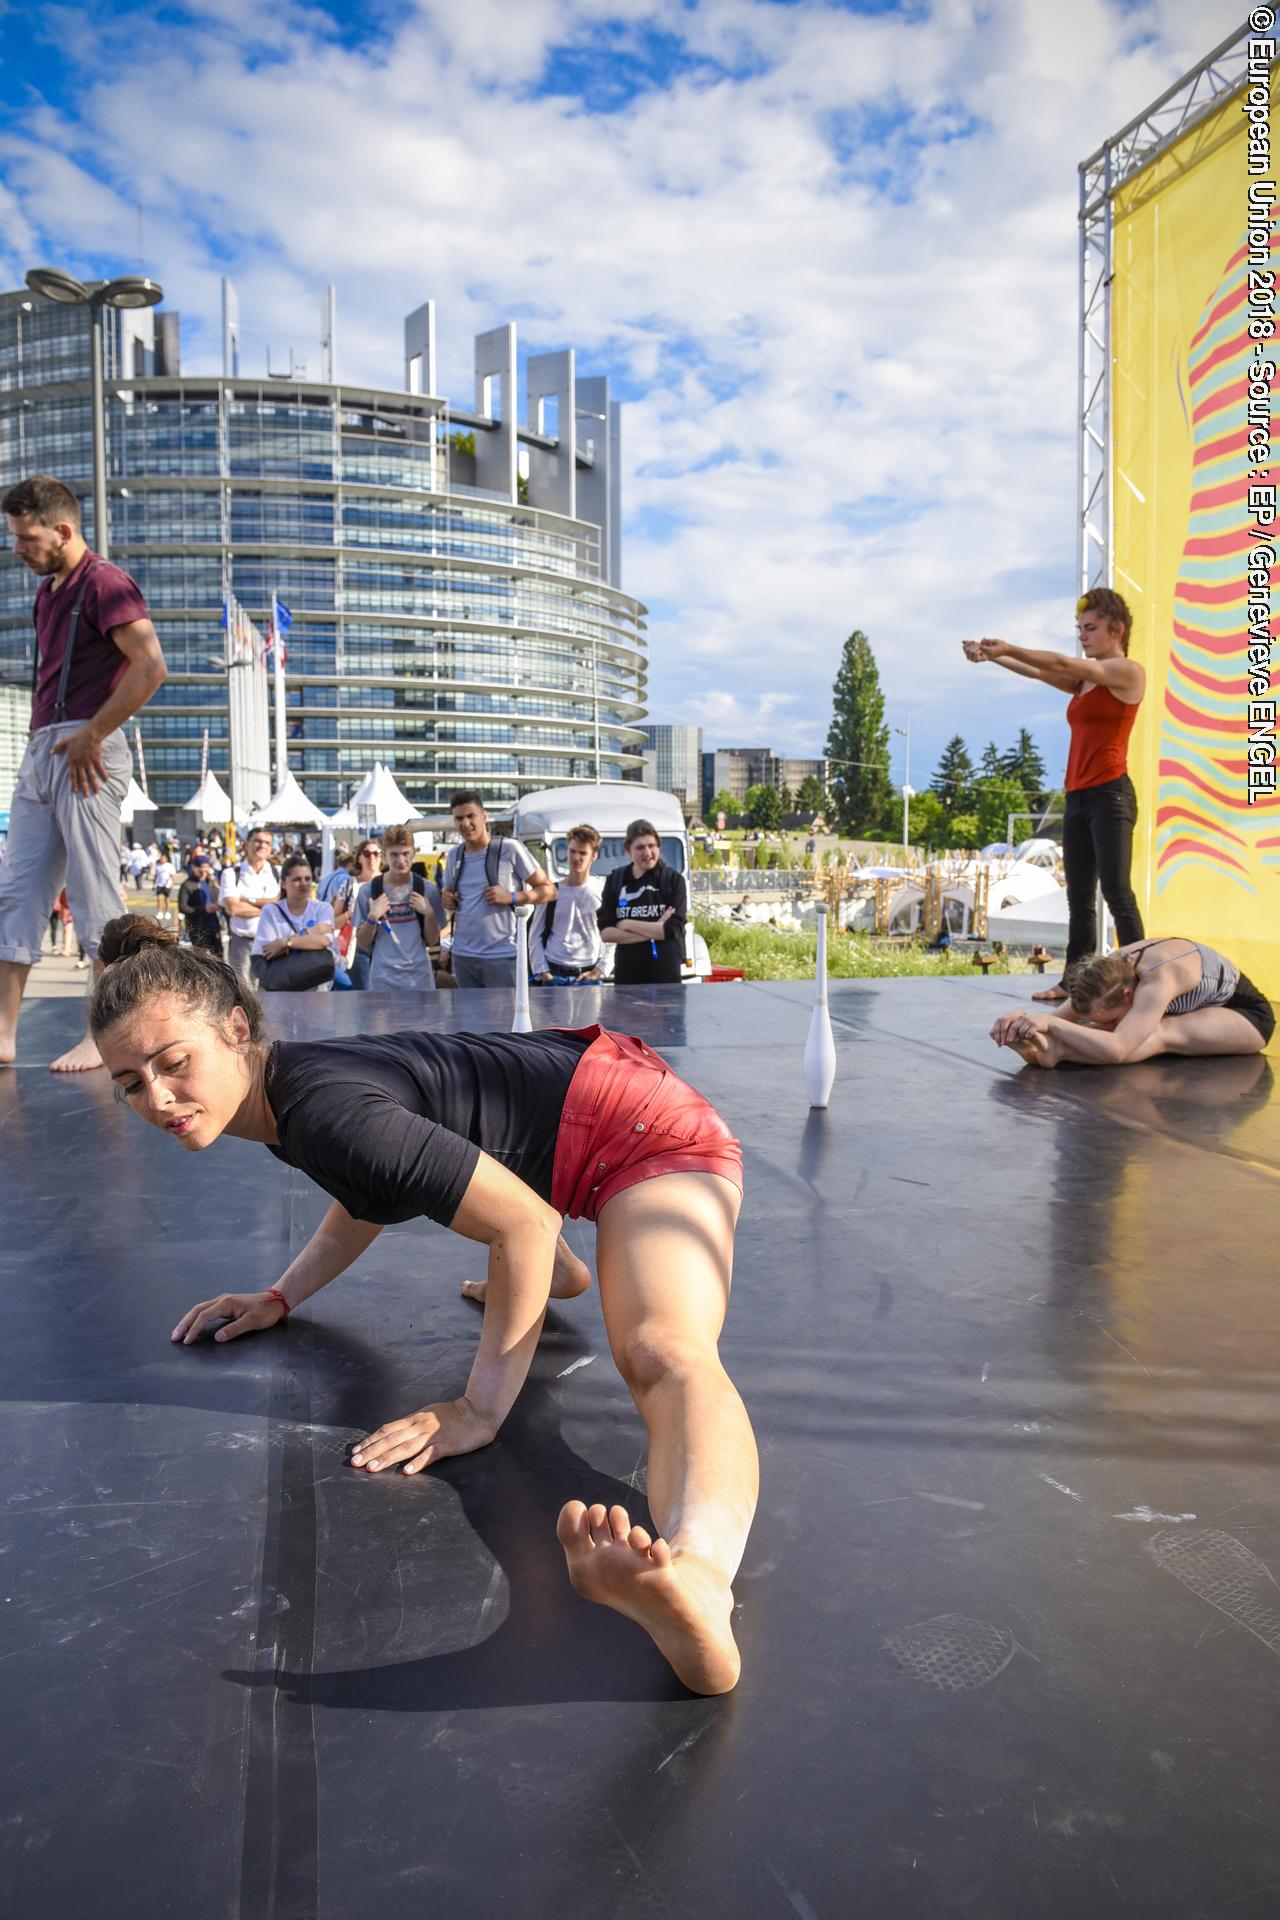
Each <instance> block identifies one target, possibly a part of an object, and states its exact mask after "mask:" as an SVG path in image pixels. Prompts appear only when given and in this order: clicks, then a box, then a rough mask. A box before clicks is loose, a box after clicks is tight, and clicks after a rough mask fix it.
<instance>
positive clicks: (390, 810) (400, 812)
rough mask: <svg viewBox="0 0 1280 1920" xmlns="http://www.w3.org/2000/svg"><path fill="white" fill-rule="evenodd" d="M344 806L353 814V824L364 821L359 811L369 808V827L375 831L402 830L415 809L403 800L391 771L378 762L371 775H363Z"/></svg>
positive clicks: (412, 816) (415, 815) (374, 765)
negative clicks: (371, 826) (400, 828)
mask: <svg viewBox="0 0 1280 1920" xmlns="http://www.w3.org/2000/svg"><path fill="white" fill-rule="evenodd" d="M347 806H348V807H349V809H350V810H351V812H352V813H354V814H355V816H356V820H357V823H359V822H361V821H363V820H364V819H365V818H366V817H367V814H366V813H364V812H362V809H369V808H372V810H373V818H372V821H371V823H370V824H371V825H373V826H375V827H403V826H407V825H408V823H409V821H410V820H416V819H417V817H418V809H417V807H415V806H414V805H413V802H412V801H411V800H406V799H405V797H404V795H403V794H402V793H401V791H400V789H399V787H398V786H397V785H396V782H395V776H394V774H393V773H392V772H391V769H390V768H389V767H385V766H384V765H383V764H382V762H381V760H375V761H374V763H373V772H372V773H367V774H366V775H365V777H364V779H363V780H362V781H361V782H360V785H359V786H358V787H357V788H356V790H355V792H354V793H353V794H352V796H351V798H350V800H349V801H348V802H347Z"/></svg>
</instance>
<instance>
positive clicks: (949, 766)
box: [929, 733, 973, 813]
mask: <svg viewBox="0 0 1280 1920" xmlns="http://www.w3.org/2000/svg"><path fill="white" fill-rule="evenodd" d="M929 785H930V786H931V787H932V789H933V791H934V792H935V793H936V794H937V796H938V798H939V799H940V800H941V802H942V804H943V806H944V807H945V808H946V809H947V811H948V813H956V812H958V811H960V810H961V809H962V808H963V807H964V804H965V802H966V800H967V799H968V796H969V789H970V788H971V787H972V785H973V761H972V760H971V759H970V758H969V749H968V747H966V745H965V743H964V741H963V740H962V739H961V737H960V735H959V734H958V733H953V734H952V736H951V738H950V739H949V740H948V742H947V744H946V746H945V747H944V748H943V749H942V758H941V760H939V762H938V770H937V772H936V773H935V774H934V776H933V779H932V780H931V781H930V782H929Z"/></svg>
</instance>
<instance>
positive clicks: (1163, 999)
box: [1045, 981, 1174, 1066]
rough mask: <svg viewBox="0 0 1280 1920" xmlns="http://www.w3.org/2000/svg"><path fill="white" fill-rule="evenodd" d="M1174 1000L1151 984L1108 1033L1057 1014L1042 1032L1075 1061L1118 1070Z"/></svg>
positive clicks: (1140, 991) (1162, 1017)
mask: <svg viewBox="0 0 1280 1920" xmlns="http://www.w3.org/2000/svg"><path fill="white" fill-rule="evenodd" d="M1173 998H1174V994H1173V992H1172V989H1167V988H1164V987H1161V986H1157V985H1156V983H1155V982H1154V981H1152V983H1151V985H1150V986H1149V987H1148V988H1147V989H1146V991H1145V992H1144V991H1142V990H1141V989H1139V991H1138V993H1137V994H1135V996H1134V1001H1133V1005H1132V1006H1131V1007H1130V1009H1129V1011H1128V1013H1126V1015H1125V1016H1124V1019H1123V1020H1121V1021H1120V1022H1119V1023H1118V1025H1116V1026H1115V1027H1113V1028H1112V1029H1111V1031H1110V1032H1108V1031H1107V1029H1106V1028H1105V1027H1089V1026H1084V1025H1081V1024H1078V1023H1076V1022H1074V1021H1067V1020H1061V1019H1059V1018H1058V1016H1057V1015H1056V1014H1050V1016H1049V1019H1048V1022H1047V1025H1046V1027H1045V1031H1046V1032H1047V1033H1051V1034H1054V1035H1056V1036H1057V1038H1058V1039H1059V1040H1061V1042H1062V1044H1063V1046H1064V1047H1065V1048H1066V1049H1067V1051H1068V1053H1069V1054H1070V1055H1071V1057H1072V1058H1073V1059H1074V1060H1087V1061H1090V1062H1092V1064H1093V1065H1095V1066H1119V1065H1120V1063H1121V1062H1122V1061H1124V1060H1127V1059H1128V1058H1129V1056H1130V1054H1132V1053H1136V1052H1137V1050H1138V1048H1139V1047H1140V1046H1142V1044H1143V1042H1144V1041H1147V1040H1149V1039H1150V1038H1151V1036H1152V1034H1153V1033H1154V1032H1155V1030H1156V1028H1157V1027H1158V1026H1159V1025H1160V1022H1161V1021H1162V1020H1163V1019H1164V1016H1165V1013H1166V1011H1167V1010H1168V1006H1169V1002H1170V1000H1171V999H1173Z"/></svg>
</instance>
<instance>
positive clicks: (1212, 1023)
mask: <svg viewBox="0 0 1280 1920" xmlns="http://www.w3.org/2000/svg"><path fill="white" fill-rule="evenodd" d="M1067 989H1068V992H1069V993H1070V996H1071V998H1070V1000H1069V1002H1068V1004H1067V1006H1066V1007H1065V1008H1064V1010H1063V1011H1062V1012H1061V1013H1057V1014H1040V1013H1006V1014H1002V1015H1001V1017H1000V1019H999V1020H997V1021H996V1023H995V1026H994V1027H992V1029H991V1038H992V1039H993V1040H994V1041H995V1043H996V1045H997V1046H1001V1047H1012V1048H1013V1050H1014V1052H1015V1053H1020V1054H1021V1055H1022V1057H1023V1059H1024V1060H1026V1061H1028V1062H1029V1063H1030V1064H1031V1065H1032V1066H1036V1067H1056V1066H1057V1065H1058V1064H1059V1062H1060V1061H1063V1060H1071V1061H1075V1062H1076V1063H1077V1064H1079V1065H1081V1066H1088V1067H1109V1066H1121V1065H1124V1064H1131V1063H1133V1062H1134V1061H1138V1060H1150V1059H1151V1058H1152V1057H1153V1055H1155V1054H1157V1053H1188V1054H1189V1053H1261V1051H1262V1049H1263V1048H1264V1047H1265V1046H1266V1044H1267V1042H1268V1040H1270V1038H1271V1036H1272V1034H1273V1033H1274V1031H1275V1025H1276V1017H1275V1013H1274V1012H1273V1010H1272V1007H1271V1003H1270V1001H1268V1000H1267V999H1266V998H1265V997H1264V996H1263V994H1262V993H1260V992H1259V990H1258V988H1257V987H1255V986H1254V984H1253V982H1252V981H1251V980H1250V979H1248V978H1247V976H1246V975H1245V974H1243V973H1241V972H1240V969H1239V968H1238V967H1237V966H1235V965H1234V964H1233V963H1232V962H1231V961H1230V960H1228V959H1227V958H1226V957H1225V956H1224V955H1223V954H1221V953H1216V952H1215V951H1214V949H1213V948H1212V947H1206V946H1203V945H1202V944H1201V943H1200V941H1198V940H1183V939H1181V938H1178V937H1176V936H1174V935H1168V936H1166V937H1165V938H1164V939H1161V940H1138V941H1134V942H1133V943H1131V944H1130V945H1129V946H1127V947H1121V948H1119V949H1118V950H1117V951H1116V952H1115V953H1108V954H1104V955H1101V956H1098V955H1095V956H1094V957H1093V958H1092V959H1089V960H1085V961H1082V962H1081V964H1080V965H1079V966H1078V967H1076V968H1074V969H1073V971H1072V972H1071V974H1070V975H1069V976H1068V979H1067Z"/></svg>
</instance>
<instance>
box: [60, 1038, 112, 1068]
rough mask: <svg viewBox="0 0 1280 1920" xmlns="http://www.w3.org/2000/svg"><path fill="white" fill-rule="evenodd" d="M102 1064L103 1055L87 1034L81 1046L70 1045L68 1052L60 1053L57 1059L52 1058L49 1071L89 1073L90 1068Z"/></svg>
mask: <svg viewBox="0 0 1280 1920" xmlns="http://www.w3.org/2000/svg"><path fill="white" fill-rule="evenodd" d="M101 1065H102V1055H101V1054H100V1053H99V1052H98V1049H97V1047H96V1046H95V1045H94V1043H93V1041H92V1040H90V1039H89V1038H88V1036H87V1035H86V1037H85V1038H84V1039H83V1040H82V1041H81V1042H80V1044H79V1046H75V1047H70V1048H69V1049H68V1050H67V1052H66V1053H60V1054H59V1055H58V1057H57V1059H56V1060H51V1061H50V1062H49V1071H50V1073H88V1072H89V1070H90V1068H92V1067H100V1066H101Z"/></svg>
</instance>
